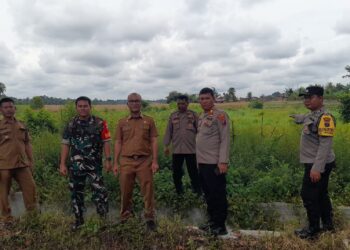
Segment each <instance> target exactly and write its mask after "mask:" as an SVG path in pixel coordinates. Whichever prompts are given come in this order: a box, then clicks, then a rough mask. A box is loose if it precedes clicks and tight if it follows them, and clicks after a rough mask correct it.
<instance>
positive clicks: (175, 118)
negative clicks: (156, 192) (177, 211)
mask: <svg viewBox="0 0 350 250" xmlns="http://www.w3.org/2000/svg"><path fill="white" fill-rule="evenodd" d="M177 107H178V111H175V112H173V113H172V114H171V115H170V117H169V121H168V125H167V128H166V133H165V136H164V140H163V142H164V145H165V149H164V153H165V155H169V153H170V150H169V145H170V143H172V149H173V155H172V158H173V159H172V170H173V180H174V184H175V189H176V192H177V194H182V193H183V186H182V176H183V175H184V171H183V168H182V165H183V162H184V160H186V165H187V171H188V175H189V176H190V179H191V185H192V191H193V192H194V193H197V194H201V193H202V192H201V187H200V183H199V177H198V169H197V161H196V134H197V123H198V116H197V114H196V112H194V111H192V110H189V109H188V97H187V96H186V95H181V96H179V97H178V98H177Z"/></svg>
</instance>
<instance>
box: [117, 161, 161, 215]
mask: <svg viewBox="0 0 350 250" xmlns="http://www.w3.org/2000/svg"><path fill="white" fill-rule="evenodd" d="M151 165H152V157H151V156H140V157H125V156H122V157H121V158H120V173H119V182H120V191H121V210H120V218H121V220H125V219H127V218H129V217H130V216H132V215H133V207H132V194H133V190H134V185H135V180H136V179H137V181H138V183H139V185H140V189H141V194H142V196H143V200H144V218H145V219H146V220H153V219H154V204H155V201H154V189H153V173H152V170H151Z"/></svg>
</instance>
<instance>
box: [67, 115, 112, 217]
mask: <svg viewBox="0 0 350 250" xmlns="http://www.w3.org/2000/svg"><path fill="white" fill-rule="evenodd" d="M109 140H111V139H110V134H109V131H108V128H107V124H106V122H105V121H103V120H102V119H100V118H98V117H95V116H91V117H90V118H89V119H88V120H87V121H85V120H80V119H79V118H78V117H75V118H74V119H73V120H72V121H71V122H69V124H68V125H67V127H66V129H65V131H64V133H63V139H62V143H63V144H67V145H69V146H70V156H71V157H70V164H69V179H70V181H69V187H70V190H71V193H72V195H71V198H72V208H73V212H74V214H75V216H76V217H81V216H82V214H83V212H84V211H85V207H84V187H85V182H86V178H87V179H88V180H89V182H90V185H91V189H92V190H93V196H92V201H93V202H94V203H95V205H96V209H97V213H98V214H100V215H102V216H103V215H105V214H106V213H107V212H108V196H107V190H106V188H105V186H104V183H103V178H102V152H103V144H104V142H106V141H109Z"/></svg>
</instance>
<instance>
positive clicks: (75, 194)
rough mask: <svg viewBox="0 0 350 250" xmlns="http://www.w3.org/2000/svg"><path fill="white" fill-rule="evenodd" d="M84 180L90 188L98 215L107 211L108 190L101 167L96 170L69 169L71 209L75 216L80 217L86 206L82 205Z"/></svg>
mask: <svg viewBox="0 0 350 250" xmlns="http://www.w3.org/2000/svg"><path fill="white" fill-rule="evenodd" d="M86 180H88V183H89V185H90V188H91V190H92V198H91V200H92V202H93V203H94V204H95V206H96V211H97V213H98V214H99V215H101V216H104V215H106V214H107V213H108V192H107V189H106V187H105V185H104V182H103V177H102V168H99V169H98V170H79V171H73V170H72V169H70V171H69V189H70V191H71V199H72V209H73V213H74V215H75V217H76V218H81V217H82V216H83V213H84V212H85V210H86V208H85V205H84V189H85V184H86Z"/></svg>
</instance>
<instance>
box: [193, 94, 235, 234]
mask: <svg viewBox="0 0 350 250" xmlns="http://www.w3.org/2000/svg"><path fill="white" fill-rule="evenodd" d="M214 102H215V98H214V92H213V90H212V89H210V88H203V89H202V90H201V91H200V92H199V103H200V105H201V107H202V109H203V111H204V113H202V114H201V115H200V116H199V121H198V133H197V137H196V146H197V150H196V153H197V154H196V155H197V162H198V169H199V177H200V182H201V185H202V190H203V192H204V196H205V200H206V202H207V213H208V217H209V220H208V223H206V224H204V225H202V226H200V229H202V230H205V231H208V232H209V233H211V234H213V235H224V234H227V230H226V226H225V221H226V218H227V206H228V205H227V198H226V196H227V193H226V173H227V169H228V162H229V154H230V123H229V118H228V115H227V114H226V113H225V112H224V111H222V110H218V109H216V108H215V106H214Z"/></svg>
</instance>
